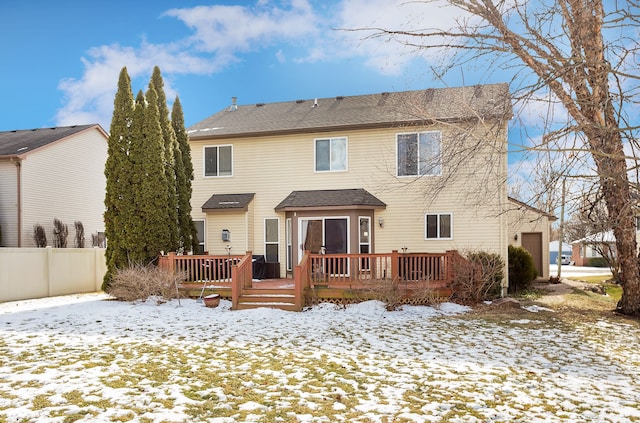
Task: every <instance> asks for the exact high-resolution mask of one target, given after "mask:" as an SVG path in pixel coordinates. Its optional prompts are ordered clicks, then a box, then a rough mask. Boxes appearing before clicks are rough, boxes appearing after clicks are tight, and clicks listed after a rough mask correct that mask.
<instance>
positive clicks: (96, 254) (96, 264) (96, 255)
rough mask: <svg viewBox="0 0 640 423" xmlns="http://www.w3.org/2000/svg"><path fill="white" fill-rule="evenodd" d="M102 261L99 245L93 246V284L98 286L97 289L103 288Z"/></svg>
mask: <svg viewBox="0 0 640 423" xmlns="http://www.w3.org/2000/svg"><path fill="white" fill-rule="evenodd" d="M100 265H101V263H100V250H99V249H98V247H93V282H94V283H93V285H94V287H95V288H96V291H101V290H102V280H101V278H100V271H99V269H100V268H101V266H100Z"/></svg>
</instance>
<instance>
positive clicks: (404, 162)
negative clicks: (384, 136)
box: [396, 131, 442, 176]
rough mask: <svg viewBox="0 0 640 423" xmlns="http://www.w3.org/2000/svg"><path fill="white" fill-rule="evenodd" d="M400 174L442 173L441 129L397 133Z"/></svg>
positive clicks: (398, 170) (398, 171)
mask: <svg viewBox="0 0 640 423" xmlns="http://www.w3.org/2000/svg"><path fill="white" fill-rule="evenodd" d="M396 137H397V156H398V162H397V166H398V168H397V173H398V176H423V175H440V174H441V173H442V163H441V148H442V134H441V132H440V131H429V132H413V133H405V134H397V135H396Z"/></svg>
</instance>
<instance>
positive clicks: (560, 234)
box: [558, 176, 567, 279]
mask: <svg viewBox="0 0 640 423" xmlns="http://www.w3.org/2000/svg"><path fill="white" fill-rule="evenodd" d="M566 182H567V179H566V178H565V177H564V176H563V177H562V202H561V203H560V228H559V229H558V238H559V239H558V279H560V278H561V277H562V244H563V242H564V196H565V189H566V188H565V185H566Z"/></svg>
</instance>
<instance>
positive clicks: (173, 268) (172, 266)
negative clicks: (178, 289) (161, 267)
mask: <svg viewBox="0 0 640 423" xmlns="http://www.w3.org/2000/svg"><path fill="white" fill-rule="evenodd" d="M167 261H168V262H169V266H168V269H169V271H170V272H171V273H175V271H176V253H175V251H170V252H169V253H168V255H167Z"/></svg>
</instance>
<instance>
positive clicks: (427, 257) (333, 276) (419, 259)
mask: <svg viewBox="0 0 640 423" xmlns="http://www.w3.org/2000/svg"><path fill="white" fill-rule="evenodd" d="M454 254H457V252H455V251H447V252H446V253H399V252H398V251H392V252H391V254H309V255H308V257H309V258H308V260H309V264H308V266H306V272H307V275H308V279H309V280H310V283H311V284H312V285H314V286H315V285H330V286H344V285H350V286H352V285H366V283H367V281H372V280H394V281H397V282H424V281H431V282H441V283H443V284H445V285H446V284H448V283H450V280H451V261H452V255H454Z"/></svg>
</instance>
